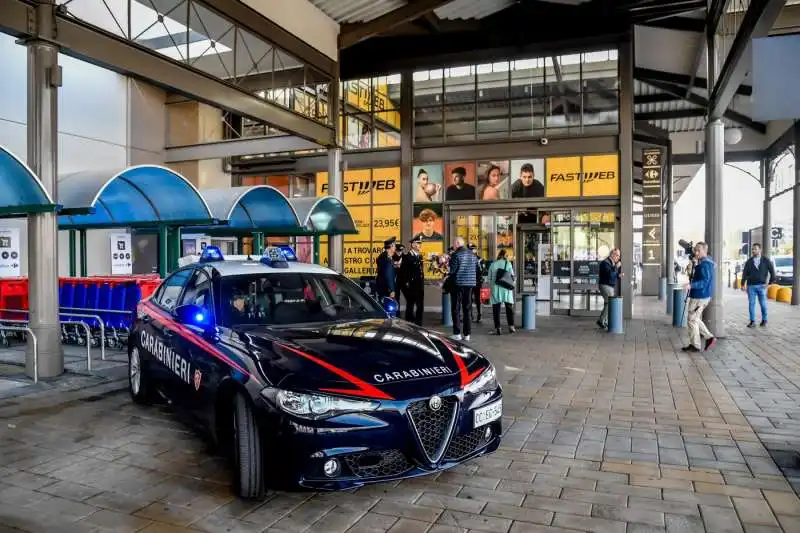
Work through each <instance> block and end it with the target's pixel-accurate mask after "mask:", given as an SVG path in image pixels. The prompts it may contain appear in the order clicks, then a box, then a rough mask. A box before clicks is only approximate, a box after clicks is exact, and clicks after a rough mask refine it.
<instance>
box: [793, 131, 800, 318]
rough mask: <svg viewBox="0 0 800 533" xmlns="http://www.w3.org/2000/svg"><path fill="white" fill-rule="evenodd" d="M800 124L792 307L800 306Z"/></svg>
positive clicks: (796, 133) (795, 145) (795, 193)
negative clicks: (799, 163) (799, 162)
mask: <svg viewBox="0 0 800 533" xmlns="http://www.w3.org/2000/svg"><path fill="white" fill-rule="evenodd" d="M798 146H800V122H798V121H795V123H794V157H795V163H794V190H793V191H792V196H793V200H794V212H793V213H792V232H793V233H792V256H793V258H792V268H793V270H792V305H800V165H798V164H797V160H798V159H799V157H798V156H800V150H799V149H798Z"/></svg>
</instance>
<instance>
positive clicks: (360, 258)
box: [326, 242, 374, 278]
mask: <svg viewBox="0 0 800 533" xmlns="http://www.w3.org/2000/svg"><path fill="white" fill-rule="evenodd" d="M343 257H344V275H345V276H347V277H348V278H359V277H361V276H369V275H371V274H370V272H371V271H372V270H374V268H373V266H372V261H371V258H370V243H369V242H346V243H345V244H344V256H343ZM326 259H327V258H326Z"/></svg>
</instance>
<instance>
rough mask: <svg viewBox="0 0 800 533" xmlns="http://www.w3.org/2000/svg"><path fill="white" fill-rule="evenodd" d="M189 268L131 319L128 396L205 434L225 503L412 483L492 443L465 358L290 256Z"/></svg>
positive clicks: (486, 386) (496, 437)
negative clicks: (291, 490) (217, 457)
mask: <svg viewBox="0 0 800 533" xmlns="http://www.w3.org/2000/svg"><path fill="white" fill-rule="evenodd" d="M193 259H196V261H195V262H192V261H191V260H190V261H189V264H186V265H184V266H183V267H182V268H180V269H179V270H177V271H176V272H174V273H173V274H172V275H170V276H169V277H168V278H167V279H165V280H164V282H163V283H162V284H161V286H160V287H159V288H158V289H157V290H156V291H155V292H154V293H153V296H152V297H151V298H150V299H149V300H147V301H144V302H142V303H141V304H140V305H139V307H138V309H137V319H136V321H135V325H134V328H133V331H132V334H131V336H130V341H129V348H128V349H129V384H130V394H131V396H132V398H133V400H134V401H136V402H137V403H143V404H144V403H149V402H151V401H153V400H156V399H164V398H165V399H167V400H169V401H170V402H171V403H172V404H173V405H174V406H175V408H176V410H177V411H178V412H181V413H185V414H186V415H187V417H190V418H191V419H192V420H193V421H195V422H199V424H200V425H201V427H203V428H205V429H207V430H208V431H209V433H210V435H211V437H212V439H213V441H214V442H215V443H216V444H217V445H218V446H219V448H220V449H221V450H223V451H225V452H227V453H228V454H230V457H232V459H233V464H234V478H235V479H234V489H235V491H236V492H237V494H239V495H240V496H242V497H249V498H255V497H258V496H260V495H261V494H263V491H264V489H265V487H266V486H271V487H286V486H293V487H297V486H300V487H305V488H310V489H316V490H338V489H346V488H351V487H357V486H360V485H363V484H366V483H372V482H378V481H385V480H392V479H398V478H406V477H414V476H420V475H425V474H430V473H433V472H437V471H440V470H443V469H447V468H451V467H453V466H455V465H457V464H459V463H461V462H463V461H466V460H469V459H472V458H474V457H477V456H480V455H484V454H487V453H490V452H493V451H494V450H496V449H497V447H498V446H499V444H500V437H501V416H502V391H501V388H500V386H499V385H498V383H497V379H496V373H495V369H494V367H493V366H492V364H491V363H490V362H489V361H488V360H487V359H486V358H485V357H484V356H482V355H481V354H479V353H478V352H476V351H475V350H473V349H471V348H470V347H468V346H465V345H463V344H461V343H459V342H457V341H453V340H450V339H448V338H447V337H445V336H443V335H441V334H439V333H436V332H433V331H429V330H427V329H424V328H420V327H417V326H415V325H413V324H410V323H408V322H405V321H402V320H398V319H395V318H393V317H392V314H393V312H394V311H396V304H394V302H393V301H392V300H387V301H385V302H383V304H384V305H381V303H378V302H377V301H375V300H374V299H373V298H371V297H370V296H369V295H367V294H366V293H365V292H364V291H363V290H362V289H361V288H360V287H359V286H358V285H356V284H355V283H353V282H352V281H350V280H349V279H347V278H345V277H344V276H341V275H339V274H337V273H336V272H334V271H332V270H329V269H327V268H324V267H322V266H318V265H312V264H303V263H299V262H297V261H296V259H295V257H294V254H293V253H292V251H291V250H290V249H283V250H282V249H279V248H269V249H267V252H266V253H265V256H264V257H263V258H260V259H257V260H253V259H251V258H249V257H242V256H239V257H237V258H234V257H228V258H227V260H226V258H224V257H223V256H222V254H221V253H220V251H219V250H218V249H216V248H213V247H210V248H206V250H205V252H204V253H203V255H202V256H201V257H199V258H193Z"/></svg>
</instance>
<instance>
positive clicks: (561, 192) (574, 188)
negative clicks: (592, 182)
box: [545, 157, 581, 198]
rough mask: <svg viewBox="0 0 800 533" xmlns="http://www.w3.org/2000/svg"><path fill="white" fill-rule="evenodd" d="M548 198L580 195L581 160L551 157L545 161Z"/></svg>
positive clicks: (546, 193) (578, 158)
mask: <svg viewBox="0 0 800 533" xmlns="http://www.w3.org/2000/svg"><path fill="white" fill-rule="evenodd" d="M546 165H547V166H546V168H547V185H546V186H545V195H546V196H547V197H548V198H561V197H569V196H580V195H581V158H580V157H551V158H548V159H547V161H546Z"/></svg>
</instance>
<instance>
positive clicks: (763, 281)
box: [742, 243, 775, 328]
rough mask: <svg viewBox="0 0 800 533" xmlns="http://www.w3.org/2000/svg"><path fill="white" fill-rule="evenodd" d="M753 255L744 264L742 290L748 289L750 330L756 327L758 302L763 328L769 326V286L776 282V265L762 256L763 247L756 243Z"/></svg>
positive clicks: (753, 247)
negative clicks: (770, 283)
mask: <svg viewBox="0 0 800 533" xmlns="http://www.w3.org/2000/svg"><path fill="white" fill-rule="evenodd" d="M752 252H753V255H752V256H751V257H750V259H748V260H747V262H746V263H745V264H744V272H742V290H744V289H745V286H746V287H747V304H748V311H749V312H750V323H749V324H747V327H748V328H754V327H756V300H758V304H759V306H760V307H761V327H762V328H763V327H765V326H766V325H767V284H768V283H769V282H772V281H775V265H773V264H772V261H771V260H770V259H769V257H763V256H762V255H761V245H760V244H759V243H754V244H753V246H752Z"/></svg>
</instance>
